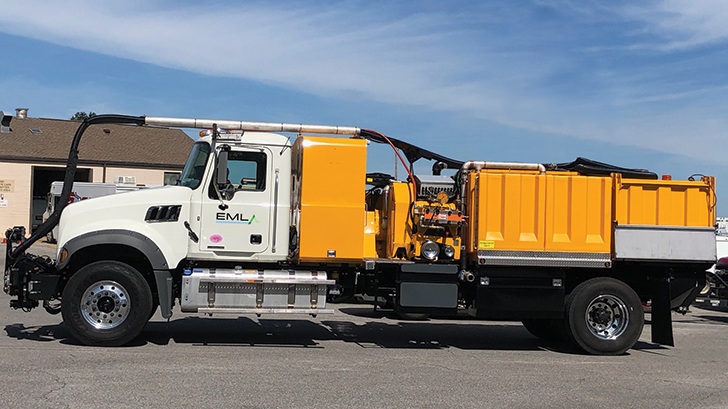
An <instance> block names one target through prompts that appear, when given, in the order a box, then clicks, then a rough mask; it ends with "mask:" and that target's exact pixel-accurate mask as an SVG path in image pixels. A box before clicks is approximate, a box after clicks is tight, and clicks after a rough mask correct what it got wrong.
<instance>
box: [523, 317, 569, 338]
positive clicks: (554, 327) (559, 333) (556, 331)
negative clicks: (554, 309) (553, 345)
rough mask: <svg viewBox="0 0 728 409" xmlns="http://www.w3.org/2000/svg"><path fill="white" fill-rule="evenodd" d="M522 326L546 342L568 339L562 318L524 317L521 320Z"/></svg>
mask: <svg viewBox="0 0 728 409" xmlns="http://www.w3.org/2000/svg"><path fill="white" fill-rule="evenodd" d="M521 323H523V327H524V328H526V330H527V331H528V332H530V333H531V335H533V336H534V337H536V338H540V339H542V340H544V341H548V342H563V341H566V340H567V339H568V337H567V336H566V323H565V322H564V319H556V318H550V319H540V318H539V319H535V318H526V319H524V320H522V321H521Z"/></svg>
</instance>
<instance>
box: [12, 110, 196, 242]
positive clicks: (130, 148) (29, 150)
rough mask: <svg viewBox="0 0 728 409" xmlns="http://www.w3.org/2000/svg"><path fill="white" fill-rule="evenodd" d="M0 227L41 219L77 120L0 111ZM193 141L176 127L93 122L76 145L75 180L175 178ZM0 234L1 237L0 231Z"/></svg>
mask: <svg viewBox="0 0 728 409" xmlns="http://www.w3.org/2000/svg"><path fill="white" fill-rule="evenodd" d="M0 120H2V122H1V125H0V231H1V232H4V231H5V229H7V228H9V227H12V226H25V228H26V230H27V231H28V232H29V233H30V232H31V231H32V230H34V229H35V228H36V227H38V225H40V223H41V221H42V214H43V210H44V209H45V204H46V196H47V194H48V191H49V190H50V186H51V183H52V182H54V181H57V180H59V181H62V180H63V179H64V177H65V169H66V161H67V160H68V154H69V150H70V146H71V140H72V139H73V136H74V134H75V132H76V128H78V125H79V124H80V122H79V121H71V120H61V119H47V118H30V117H28V110H27V109H26V108H18V109H16V113H15V115H14V116H11V115H8V114H6V113H3V112H2V111H0ZM193 143H194V141H193V140H192V139H191V138H190V137H189V136H188V135H187V134H185V133H184V132H183V131H181V130H179V129H167V128H152V127H140V126H132V125H95V126H91V127H89V128H88V130H87V131H86V133H85V134H84V136H83V138H82V139H81V143H80V145H79V155H78V156H79V161H78V167H77V169H78V170H77V172H76V181H81V182H106V183H114V182H115V181H116V180H118V178H124V179H126V182H130V181H133V182H135V183H136V184H146V185H161V184H170V183H174V182H175V181H176V178H177V177H178V176H179V174H180V172H181V171H182V167H183V166H184V162H185V159H186V158H187V154H188V153H189V150H190V149H191V147H192V144H193ZM2 235H3V238H4V234H2Z"/></svg>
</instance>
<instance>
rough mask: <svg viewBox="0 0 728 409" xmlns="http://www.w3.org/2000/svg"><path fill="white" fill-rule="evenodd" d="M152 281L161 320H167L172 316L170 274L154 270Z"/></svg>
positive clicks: (166, 271) (165, 271)
mask: <svg viewBox="0 0 728 409" xmlns="http://www.w3.org/2000/svg"><path fill="white" fill-rule="evenodd" d="M154 280H155V282H156V284H157V295H158V297H159V309H160V311H161V313H162V318H169V317H171V316H172V274H171V273H170V272H169V271H168V270H154Z"/></svg>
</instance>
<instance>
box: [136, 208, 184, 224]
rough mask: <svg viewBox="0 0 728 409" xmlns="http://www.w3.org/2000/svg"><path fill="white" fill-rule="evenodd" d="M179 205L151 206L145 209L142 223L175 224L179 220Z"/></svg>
mask: <svg viewBox="0 0 728 409" xmlns="http://www.w3.org/2000/svg"><path fill="white" fill-rule="evenodd" d="M181 210H182V206H181V205H168V206H152V207H150V208H149V209H147V214H146V215H145V216H144V221H146V222H147V223H157V222H176V221H177V220H179V213H180V211H181Z"/></svg>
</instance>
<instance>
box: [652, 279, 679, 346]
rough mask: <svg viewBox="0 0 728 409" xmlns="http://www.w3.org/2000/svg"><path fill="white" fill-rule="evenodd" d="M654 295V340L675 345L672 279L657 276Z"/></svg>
mask: <svg viewBox="0 0 728 409" xmlns="http://www.w3.org/2000/svg"><path fill="white" fill-rule="evenodd" d="M653 285H654V287H653V295H652V342H654V343H656V344H662V345H670V346H675V340H674V338H673V335H672V310H671V309H670V281H669V279H667V278H656V279H655V281H654V282H653Z"/></svg>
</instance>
